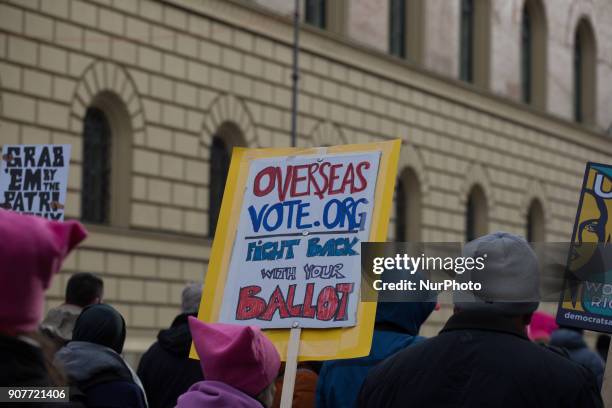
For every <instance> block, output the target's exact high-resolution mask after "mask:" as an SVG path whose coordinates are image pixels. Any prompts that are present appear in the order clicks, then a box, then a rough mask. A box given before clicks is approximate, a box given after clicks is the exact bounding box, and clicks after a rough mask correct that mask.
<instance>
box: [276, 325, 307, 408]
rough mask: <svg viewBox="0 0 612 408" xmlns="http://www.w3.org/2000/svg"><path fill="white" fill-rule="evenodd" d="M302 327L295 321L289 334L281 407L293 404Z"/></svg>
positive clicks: (288, 407)
mask: <svg viewBox="0 0 612 408" xmlns="http://www.w3.org/2000/svg"><path fill="white" fill-rule="evenodd" d="M301 334H302V329H301V328H300V327H299V325H298V323H297V322H296V323H294V324H293V327H292V328H291V333H290V334H289V344H288V345H287V361H285V375H284V377H283V392H282V394H281V402H280V408H291V406H292V405H293V389H294V387H295V375H296V372H297V361H298V354H299V352H300V335H301Z"/></svg>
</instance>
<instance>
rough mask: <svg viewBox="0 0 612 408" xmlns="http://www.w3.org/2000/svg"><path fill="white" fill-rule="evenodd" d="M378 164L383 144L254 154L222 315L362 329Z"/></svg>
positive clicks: (269, 323)
mask: <svg viewBox="0 0 612 408" xmlns="http://www.w3.org/2000/svg"><path fill="white" fill-rule="evenodd" d="M379 162H380V152H379V151H374V152H365V153H350V154H333V155H326V154H323V155H312V156H286V157H276V158H265V159H263V158H262V159H254V160H252V161H251V162H250V164H249V174H248V179H247V184H246V185H247V187H246V191H245V192H244V199H243V202H242V207H241V212H240V214H239V216H240V219H239V222H238V229H237V232H236V236H235V239H234V247H233V248H232V255H231V259H230V264H229V271H228V277H227V281H226V284H225V291H224V295H223V301H222V307H221V313H220V319H219V320H220V321H221V322H225V323H237V324H254V325H257V326H259V327H261V328H290V327H292V326H293V324H294V323H295V322H297V323H298V324H299V326H300V327H302V328H330V327H349V326H355V325H356V314H357V306H358V303H359V295H360V280H361V263H360V262H361V259H360V256H359V254H360V243H361V242H362V241H364V240H365V241H367V240H368V237H369V236H370V224H371V220H372V211H373V208H374V202H373V199H374V193H375V189H376V180H377V176H378V168H379Z"/></svg>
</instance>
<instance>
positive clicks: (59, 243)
mask: <svg viewBox="0 0 612 408" xmlns="http://www.w3.org/2000/svg"><path fill="white" fill-rule="evenodd" d="M86 236H87V231H86V230H85V228H84V227H83V226H82V225H81V224H80V223H79V222H77V221H67V222H57V221H48V220H46V219H44V218H40V217H35V216H30V215H21V214H17V213H15V212H12V211H6V210H0V332H2V333H5V334H8V335H16V334H18V333H26V332H31V331H34V330H36V328H37V327H38V324H39V323H40V320H41V318H42V313H43V301H44V292H45V290H47V289H48V288H49V285H50V284H51V278H52V277H53V275H54V274H55V273H56V272H58V271H59V270H60V267H61V265H62V262H63V260H64V258H65V257H66V256H67V255H68V253H69V252H70V251H71V250H72V248H74V247H75V246H76V245H78V244H79V243H80V242H81V241H83V240H84V239H85V237H86Z"/></svg>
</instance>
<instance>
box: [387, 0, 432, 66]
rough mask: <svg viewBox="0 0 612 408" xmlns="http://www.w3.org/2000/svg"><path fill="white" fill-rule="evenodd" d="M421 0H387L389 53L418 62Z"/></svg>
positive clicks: (421, 34) (422, 16)
mask: <svg viewBox="0 0 612 408" xmlns="http://www.w3.org/2000/svg"><path fill="white" fill-rule="evenodd" d="M423 9H424V7H423V0H390V1H389V53H390V54H391V55H395V56H396V57H400V58H407V59H409V60H411V61H413V62H420V61H421V58H422V52H423V19H424V15H423Z"/></svg>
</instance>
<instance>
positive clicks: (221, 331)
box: [189, 316, 280, 397]
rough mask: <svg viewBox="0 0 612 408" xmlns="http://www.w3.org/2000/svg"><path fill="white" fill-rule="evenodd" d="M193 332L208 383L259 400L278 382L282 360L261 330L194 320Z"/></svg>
mask: <svg viewBox="0 0 612 408" xmlns="http://www.w3.org/2000/svg"><path fill="white" fill-rule="evenodd" d="M189 329H190V330H191V336H192V337H193V342H194V344H195V348H196V350H197V352H198V356H199V357H200V365H201V366H202V373H203V374H204V378H205V379H206V380H210V381H220V382H223V383H226V384H228V385H231V386H232V387H234V388H237V389H238V390H240V391H242V392H244V393H246V394H248V395H250V396H252V397H255V396H257V395H258V394H259V393H260V392H262V391H263V390H264V389H265V388H266V387H267V386H268V385H270V384H271V383H272V382H273V381H274V380H275V379H276V376H277V375H278V370H279V368H280V356H279V355H278V351H276V348H275V347H274V344H272V342H271V341H270V340H269V339H268V338H267V337H266V336H265V335H264V334H263V333H262V332H261V330H259V328H258V327H254V326H239V325H234V324H223V323H203V322H201V321H199V320H198V319H196V318H195V317H192V316H190V317H189Z"/></svg>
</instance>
